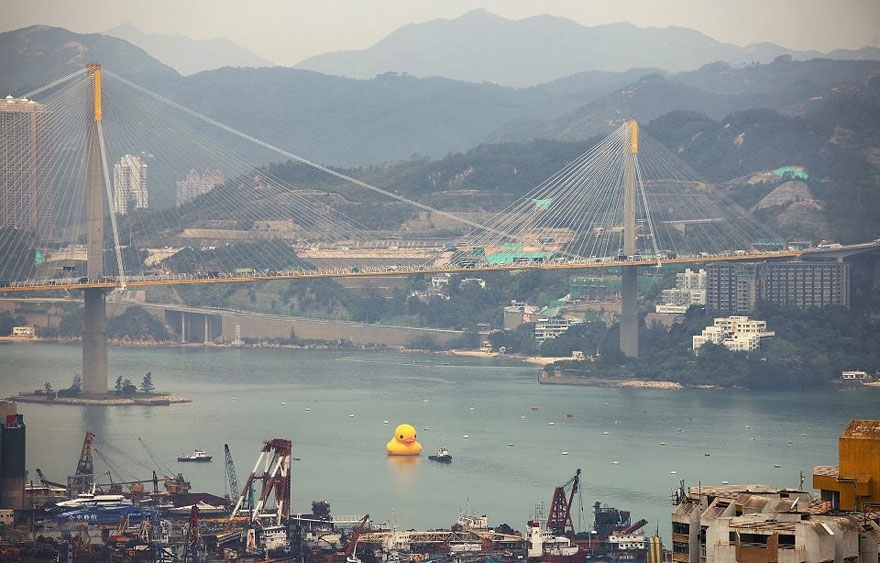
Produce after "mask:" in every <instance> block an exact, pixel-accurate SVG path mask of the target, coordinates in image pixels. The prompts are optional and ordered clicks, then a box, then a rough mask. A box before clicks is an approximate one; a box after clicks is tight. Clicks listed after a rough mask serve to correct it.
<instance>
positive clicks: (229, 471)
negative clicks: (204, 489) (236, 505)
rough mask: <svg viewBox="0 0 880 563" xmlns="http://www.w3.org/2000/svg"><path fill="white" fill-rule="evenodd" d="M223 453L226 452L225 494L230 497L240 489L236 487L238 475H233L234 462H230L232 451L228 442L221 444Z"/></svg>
mask: <svg viewBox="0 0 880 563" xmlns="http://www.w3.org/2000/svg"><path fill="white" fill-rule="evenodd" d="M223 453H224V454H226V482H227V484H228V486H229V492H228V495H227V496H228V497H229V498H230V499H232V498H233V496H232V495H237V494H238V493H240V492H241V491H240V490H239V489H238V477H237V476H236V475H235V464H234V463H232V452H230V451H229V444H223ZM236 498H237V497H236Z"/></svg>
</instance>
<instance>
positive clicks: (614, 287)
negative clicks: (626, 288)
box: [568, 276, 621, 303]
mask: <svg viewBox="0 0 880 563" xmlns="http://www.w3.org/2000/svg"><path fill="white" fill-rule="evenodd" d="M620 285H621V282H620V276H602V277H590V278H587V277H580V276H577V277H572V278H571V279H570V280H569V282H568V298H569V300H570V301H582V302H588V303H595V302H608V301H620Z"/></svg>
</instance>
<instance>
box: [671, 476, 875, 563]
mask: <svg viewBox="0 0 880 563" xmlns="http://www.w3.org/2000/svg"><path fill="white" fill-rule="evenodd" d="M677 502H678V504H677V506H676V507H675V509H674V510H673V512H672V560H673V561H675V562H679V563H685V562H694V563H696V562H699V563H734V562H747V563H769V562H780V563H782V562H791V563H795V562H799V563H806V562H816V563H819V562H828V561H835V562H841V563H846V562H855V561H858V560H859V557H860V556H861V557H862V560H864V561H867V560H873V561H876V560H877V545H878V542H877V540H878V538H880V525H878V522H877V520H876V517H875V518H867V517H865V516H864V515H857V514H846V513H840V512H837V511H833V510H831V508H830V505H829V504H828V503H827V502H822V501H821V500H819V499H813V498H812V497H811V496H810V494H809V493H808V492H806V491H799V490H793V489H784V488H773V487H768V486H765V485H747V486H741V485H722V486H712V487H692V488H691V489H690V491H688V492H687V493H684V492H681V493H680V495H678V498H677ZM872 553H873V559H872V558H871V555H870V554H872ZM865 556H867V557H865Z"/></svg>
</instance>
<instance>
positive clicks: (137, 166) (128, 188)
mask: <svg viewBox="0 0 880 563" xmlns="http://www.w3.org/2000/svg"><path fill="white" fill-rule="evenodd" d="M148 206H149V195H148V193H147V163H146V162H144V161H143V159H141V157H139V156H135V155H131V154H126V155H123V157H122V158H120V159H119V162H117V163H116V164H114V165H113V210H114V211H115V212H116V213H118V214H120V215H125V214H126V213H128V212H129V211H130V210H132V209H146V208H147V207H148Z"/></svg>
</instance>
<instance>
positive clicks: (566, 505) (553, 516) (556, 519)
mask: <svg viewBox="0 0 880 563" xmlns="http://www.w3.org/2000/svg"><path fill="white" fill-rule="evenodd" d="M580 478H581V470H580V468H578V470H577V472H575V474H574V477H572V478H571V479H569V480H568V482H567V483H565V484H564V485H562V486H559V487H556V489H555V490H554V491H553V501H552V502H551V503H550V513H549V514H548V515H547V529H548V530H550V531H551V532H553V534H555V535H557V536H564V535H566V532H567V531H570V532H571V534H574V533H575V529H574V523H573V522H572V519H571V503H572V500H574V495H575V493H577V492H578V485H579V483H580ZM569 488H570V492H569V494H568V496H567V497H566V494H565V491H566V489H569Z"/></svg>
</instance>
